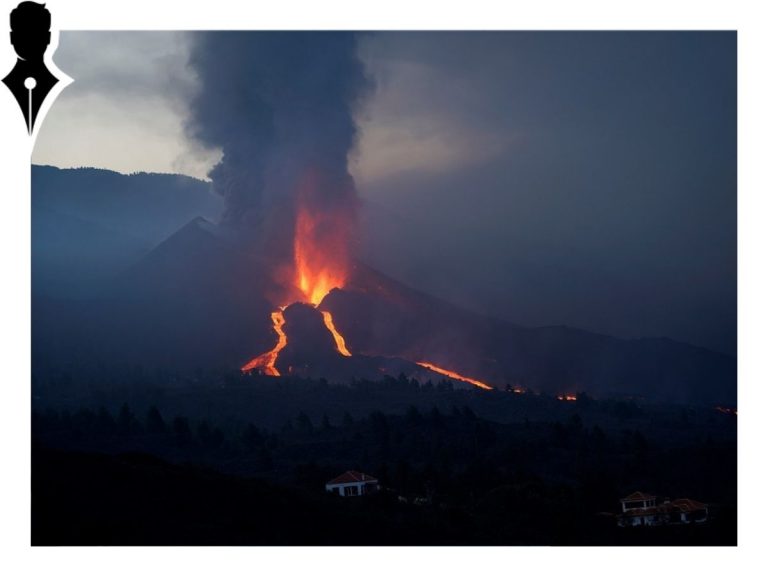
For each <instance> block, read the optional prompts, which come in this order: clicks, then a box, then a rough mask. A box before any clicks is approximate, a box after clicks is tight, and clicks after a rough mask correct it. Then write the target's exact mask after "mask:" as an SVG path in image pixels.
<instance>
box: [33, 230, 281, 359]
mask: <svg viewBox="0 0 768 576" xmlns="http://www.w3.org/2000/svg"><path fill="white" fill-rule="evenodd" d="M236 246H237V245H236V244H235V243H233V242H231V241H230V240H228V239H227V238H226V237H224V236H222V235H220V234H219V233H218V229H217V227H216V226H214V225H213V224H211V223H210V222H208V221H206V220H204V219H202V218H196V219H194V220H192V221H191V222H189V223H188V224H187V225H185V226H184V227H182V228H181V229H180V230H178V231H177V232H176V233H175V234H173V235H172V236H171V237H170V238H168V239H167V240H165V241H164V242H162V243H161V244H160V245H158V246H157V247H156V248H155V249H154V250H152V251H151V252H149V254H147V255H146V256H145V257H144V258H142V259H141V260H140V261H139V262H138V263H137V264H135V265H133V266H132V267H130V268H129V269H128V270H126V271H124V272H123V273H122V274H120V275H118V276H117V277H116V278H115V279H114V280H113V281H112V282H111V283H109V284H107V286H106V287H105V288H103V289H102V290H101V291H100V293H99V297H98V298H92V299H90V300H85V301H75V300H62V299H51V298H36V299H35V300H34V302H33V317H32V319H33V365H34V366H36V367H54V366H72V365H75V366H80V365H88V366H92V365H118V364H119V365H126V364H128V365H139V366H142V367H145V368H149V369H152V368H155V367H161V368H167V369H172V370H179V371H183V372H191V371H193V370H195V369H197V368H214V367H215V368H224V369H226V368H232V367H235V366H238V365H239V362H241V361H242V359H243V358H244V357H246V356H248V354H249V353H250V351H251V350H253V349H254V348H257V349H258V348H260V347H268V346H270V345H271V332H270V330H271V328H270V326H271V324H270V322H269V312H270V310H271V305H270V304H269V303H268V302H267V301H266V300H265V299H264V298H263V297H262V296H261V294H264V292H265V288H264V286H265V279H264V277H263V276H262V272H261V270H260V268H259V267H258V265H255V264H253V263H252V262H251V257H250V256H249V255H248V254H246V253H243V252H242V251H240V250H238V249H237V248H236Z"/></svg>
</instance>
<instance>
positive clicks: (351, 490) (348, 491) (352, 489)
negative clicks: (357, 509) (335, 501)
mask: <svg viewBox="0 0 768 576" xmlns="http://www.w3.org/2000/svg"><path fill="white" fill-rule="evenodd" d="M344 496H357V486H346V487H345V488H344Z"/></svg>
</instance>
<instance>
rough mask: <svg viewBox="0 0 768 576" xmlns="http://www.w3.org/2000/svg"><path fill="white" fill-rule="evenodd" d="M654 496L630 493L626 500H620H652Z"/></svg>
mask: <svg viewBox="0 0 768 576" xmlns="http://www.w3.org/2000/svg"><path fill="white" fill-rule="evenodd" d="M654 498H656V496H654V495H652V494H646V493H645V492H632V494H630V495H629V496H627V497H626V498H622V499H621V501H622V502H636V501H638V500H653V499H654Z"/></svg>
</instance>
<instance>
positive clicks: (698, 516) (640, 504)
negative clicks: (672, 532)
mask: <svg viewBox="0 0 768 576" xmlns="http://www.w3.org/2000/svg"><path fill="white" fill-rule="evenodd" d="M620 502H621V514H619V515H618V516H617V517H616V520H617V523H618V525H619V526H622V527H626V526H662V525H666V524H691V523H697V524H700V523H702V522H706V521H707V518H708V507H707V505H706V504H702V503H701V502H697V501H696V500H691V499H690V498H679V499H677V500H672V501H670V500H669V499H665V500H664V502H662V503H661V504H657V503H656V496H653V495H652V494H646V493H644V492H633V493H632V494H630V495H629V496H627V497H626V498H622V499H621V501H620Z"/></svg>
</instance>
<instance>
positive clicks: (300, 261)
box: [241, 174, 492, 390]
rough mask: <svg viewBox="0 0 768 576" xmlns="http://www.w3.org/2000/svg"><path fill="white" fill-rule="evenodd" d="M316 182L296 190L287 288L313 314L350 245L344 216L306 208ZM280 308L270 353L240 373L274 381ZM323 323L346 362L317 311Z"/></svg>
mask: <svg viewBox="0 0 768 576" xmlns="http://www.w3.org/2000/svg"><path fill="white" fill-rule="evenodd" d="M319 185H320V184H318V177H317V175H316V174H309V175H308V176H307V178H305V179H304V180H303V181H302V183H301V184H300V190H299V194H298V198H299V203H298V206H297V212H296V220H295V227H294V237H293V270H294V272H293V280H292V282H293V285H294V288H296V289H298V291H299V292H300V293H301V295H302V299H301V300H299V302H304V303H308V304H310V305H312V306H314V307H315V308H317V307H318V306H319V305H320V303H321V302H322V301H323V298H325V296H326V295H327V294H328V293H329V292H330V291H331V290H333V289H334V288H342V287H343V286H344V285H345V284H346V281H347V269H348V262H349V259H348V253H347V249H348V246H349V240H350V226H349V221H350V215H349V214H345V213H344V211H343V210H342V211H334V210H322V209H318V207H317V206H314V205H313V204H312V198H313V197H314V195H315V193H316V192H317V187H318V186H319ZM285 309H286V306H281V307H280V308H279V309H278V310H276V311H274V312H272V324H273V328H274V330H275V333H276V334H277V344H275V347H274V348H272V349H271V350H269V351H268V352H265V353H264V354H261V355H260V356H257V357H256V358H254V359H253V360H251V361H250V362H248V363H247V364H246V365H245V366H243V367H242V368H241V370H242V371H243V372H250V371H252V370H259V371H260V372H261V373H262V374H265V375H268V376H280V371H279V370H278V368H277V366H276V363H277V360H278V357H279V355H280V352H281V351H282V350H283V349H284V348H285V347H286V346H287V345H288V337H287V335H286V333H285V331H284V330H283V325H284V324H285V317H284V315H283V311H284V310H285ZM320 313H321V314H322V317H323V323H324V324H325V327H326V329H327V330H328V332H329V333H330V334H331V336H332V337H333V341H334V342H335V344H336V351H337V352H338V353H339V354H340V355H342V356H347V357H349V356H352V353H351V352H350V351H349V349H348V348H347V344H346V342H345V341H344V337H343V336H342V335H341V333H340V332H339V331H338V330H337V329H336V326H335V325H334V323H333V317H332V316H331V313H330V312H328V311H326V310H320ZM416 364H418V365H419V366H422V367H423V368H427V369H428V370H432V371H433V372H436V373H438V374H442V375H443V376H447V377H449V378H453V379H455V380H460V381H462V382H467V383H468V384H472V385H473V386H477V387H478V388H482V389H484V390H491V389H492V386H490V385H488V384H486V383H485V382H481V381H480V380H475V379H474V378H469V377H467V376H462V375H461V374H458V373H456V372H453V371H451V370H446V369H445V368H440V367H439V366H435V365H434V364H431V363H429V362H416Z"/></svg>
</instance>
